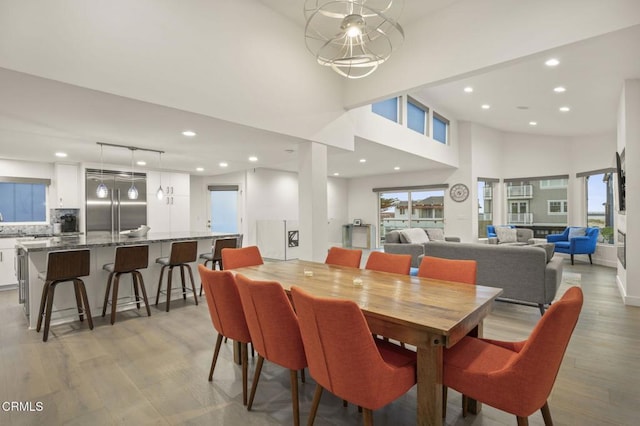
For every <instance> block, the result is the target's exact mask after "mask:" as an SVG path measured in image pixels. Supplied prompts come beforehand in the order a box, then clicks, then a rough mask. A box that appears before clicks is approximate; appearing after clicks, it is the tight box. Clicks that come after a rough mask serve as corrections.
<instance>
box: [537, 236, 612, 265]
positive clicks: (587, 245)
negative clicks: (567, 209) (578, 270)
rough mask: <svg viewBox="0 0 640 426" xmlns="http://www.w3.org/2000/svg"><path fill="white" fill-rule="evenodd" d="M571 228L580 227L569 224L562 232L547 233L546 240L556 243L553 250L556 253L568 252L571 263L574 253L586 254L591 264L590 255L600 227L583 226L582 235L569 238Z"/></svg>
mask: <svg viewBox="0 0 640 426" xmlns="http://www.w3.org/2000/svg"><path fill="white" fill-rule="evenodd" d="M571 229H580V227H577V226H569V227H567V229H565V230H564V232H563V233H562V234H551V235H547V242H550V243H554V244H555V245H556V247H555V251H556V252H557V253H565V254H570V255H571V264H572V265H573V255H574V254H588V255H589V263H591V264H593V261H592V260H591V255H592V254H593V253H594V252H595V251H596V242H597V240H598V234H599V233H600V228H583V229H586V231H585V235H584V236H580V237H572V238H569V232H570V231H571ZM574 232H575V231H574Z"/></svg>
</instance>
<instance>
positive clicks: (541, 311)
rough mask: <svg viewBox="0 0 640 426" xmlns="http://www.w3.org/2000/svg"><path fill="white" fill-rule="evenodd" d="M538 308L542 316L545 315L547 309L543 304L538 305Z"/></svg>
mask: <svg viewBox="0 0 640 426" xmlns="http://www.w3.org/2000/svg"><path fill="white" fill-rule="evenodd" d="M538 308H539V309H540V316H543V315H544V311H545V307H544V305H543V304H542V303H538Z"/></svg>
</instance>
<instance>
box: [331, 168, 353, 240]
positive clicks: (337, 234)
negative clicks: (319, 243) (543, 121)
mask: <svg viewBox="0 0 640 426" xmlns="http://www.w3.org/2000/svg"><path fill="white" fill-rule="evenodd" d="M327 209H328V211H329V212H328V218H329V238H327V241H328V244H329V246H341V245H342V225H345V224H347V223H352V222H353V219H352V220H351V221H350V220H349V180H348V179H340V178H333V177H329V178H327Z"/></svg>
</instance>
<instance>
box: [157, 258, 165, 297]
mask: <svg viewBox="0 0 640 426" xmlns="http://www.w3.org/2000/svg"><path fill="white" fill-rule="evenodd" d="M166 267H167V266H166V265H162V268H160V279H159V280H158V292H157V293H156V306H158V301H159V300H160V290H161V289H162V276H163V275H164V268H166Z"/></svg>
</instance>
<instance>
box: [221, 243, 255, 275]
mask: <svg viewBox="0 0 640 426" xmlns="http://www.w3.org/2000/svg"><path fill="white" fill-rule="evenodd" d="M263 263H264V261H263V260H262V255H261V254H260V249H259V248H258V246H249V247H243V248H224V249H222V266H223V268H224V269H235V268H243V267H245V266H255V265H262V264H263Z"/></svg>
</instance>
